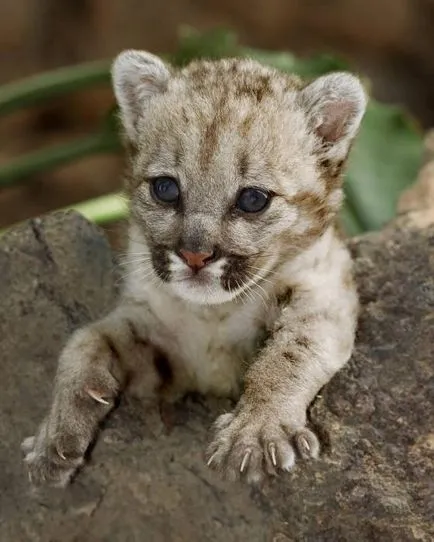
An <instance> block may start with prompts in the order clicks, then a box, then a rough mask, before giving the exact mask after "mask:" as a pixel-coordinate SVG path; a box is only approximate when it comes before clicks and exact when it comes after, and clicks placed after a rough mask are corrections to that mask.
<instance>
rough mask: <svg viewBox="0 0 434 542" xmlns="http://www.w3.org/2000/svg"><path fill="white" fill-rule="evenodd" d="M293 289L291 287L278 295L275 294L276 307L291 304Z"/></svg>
mask: <svg viewBox="0 0 434 542" xmlns="http://www.w3.org/2000/svg"><path fill="white" fill-rule="evenodd" d="M292 294H293V290H292V288H288V289H286V290H285V291H284V292H282V293H281V294H280V295H278V296H277V306H278V307H280V308H281V307H285V306H288V305H290V304H291V299H292Z"/></svg>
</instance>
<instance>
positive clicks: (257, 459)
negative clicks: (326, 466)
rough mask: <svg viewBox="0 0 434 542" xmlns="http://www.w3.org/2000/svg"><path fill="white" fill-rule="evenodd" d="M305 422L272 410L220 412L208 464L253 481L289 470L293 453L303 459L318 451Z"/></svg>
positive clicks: (230, 475)
mask: <svg viewBox="0 0 434 542" xmlns="http://www.w3.org/2000/svg"><path fill="white" fill-rule="evenodd" d="M304 424H305V420H304V419H302V420H300V421H299V423H297V422H296V421H294V420H293V419H292V420H291V421H289V420H287V419H285V417H284V416H281V415H279V413H278V412H276V411H274V410H272V411H268V412H264V413H263V414H262V413H260V414H258V413H257V412H255V411H254V410H250V409H248V408H246V407H245V408H241V409H240V410H239V412H235V413H229V414H223V415H222V416H220V417H219V418H217V420H216V422H215V424H214V426H213V436H212V439H211V442H210V444H209V446H208V449H207V463H208V466H209V467H210V468H212V469H214V470H218V471H219V472H221V473H222V475H223V476H224V477H225V478H226V479H228V480H233V481H234V480H237V479H240V478H245V479H246V481H247V482H248V483H252V484H256V483H259V482H261V481H262V480H263V478H264V477H265V476H266V475H271V476H273V475H276V474H277V473H278V472H279V471H289V470H291V468H292V467H293V465H294V463H295V458H296V452H298V454H299V455H300V456H301V457H302V458H303V459H310V458H315V457H317V456H318V454H319V448H320V446H319V442H318V438H317V437H316V435H315V434H314V433H313V432H312V431H311V430H310V429H308V428H307V427H305V425H304Z"/></svg>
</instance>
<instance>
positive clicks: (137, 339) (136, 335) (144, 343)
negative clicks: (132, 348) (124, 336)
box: [127, 320, 149, 347]
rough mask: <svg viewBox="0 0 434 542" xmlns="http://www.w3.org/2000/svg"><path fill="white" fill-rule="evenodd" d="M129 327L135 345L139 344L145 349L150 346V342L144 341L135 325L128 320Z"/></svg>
mask: <svg viewBox="0 0 434 542" xmlns="http://www.w3.org/2000/svg"><path fill="white" fill-rule="evenodd" d="M127 326H128V329H129V331H130V335H131V337H132V339H133V342H134V343H136V344H139V345H141V346H143V347H148V346H149V343H148V341H146V340H145V339H142V337H140V335H139V333H138V331H137V329H136V327H135V325H134V324H133V322H131V320H127Z"/></svg>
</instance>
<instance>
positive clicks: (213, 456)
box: [206, 452, 217, 467]
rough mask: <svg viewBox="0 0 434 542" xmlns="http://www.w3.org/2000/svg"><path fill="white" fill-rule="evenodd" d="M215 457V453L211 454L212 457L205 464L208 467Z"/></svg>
mask: <svg viewBox="0 0 434 542" xmlns="http://www.w3.org/2000/svg"><path fill="white" fill-rule="evenodd" d="M216 455H217V452H214V453H213V454H212V456H211V457H210V458H209V459H208V461H207V462H206V464H207V466H208V467H209V466H210V465H211V463H212V462H213V461H214V458H215V456H216Z"/></svg>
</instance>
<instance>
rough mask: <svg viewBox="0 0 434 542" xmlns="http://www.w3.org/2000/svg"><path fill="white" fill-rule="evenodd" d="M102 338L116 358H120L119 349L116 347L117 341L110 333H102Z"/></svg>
mask: <svg viewBox="0 0 434 542" xmlns="http://www.w3.org/2000/svg"><path fill="white" fill-rule="evenodd" d="M102 338H103V339H104V341H105V342H106V344H107V346H108V347H109V349H110V351H111V353H112V354H113V356H114V357H115V358H116V359H120V354H119V350H118V349H117V348H116V345H115V343H114V342H113V340H112V338H111V337H109V336H108V335H102Z"/></svg>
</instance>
